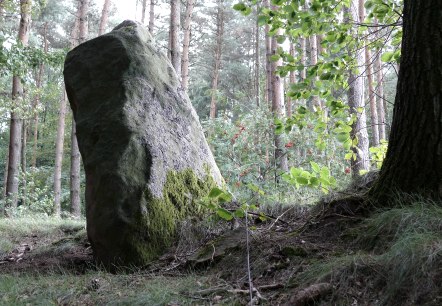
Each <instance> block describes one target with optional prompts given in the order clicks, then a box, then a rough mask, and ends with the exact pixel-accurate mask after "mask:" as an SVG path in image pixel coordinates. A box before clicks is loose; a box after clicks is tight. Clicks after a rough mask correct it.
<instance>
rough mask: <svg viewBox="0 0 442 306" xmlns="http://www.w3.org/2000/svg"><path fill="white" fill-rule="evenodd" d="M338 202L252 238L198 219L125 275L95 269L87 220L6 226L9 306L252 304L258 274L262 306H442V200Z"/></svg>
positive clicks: (0, 256)
mask: <svg viewBox="0 0 442 306" xmlns="http://www.w3.org/2000/svg"><path fill="white" fill-rule="evenodd" d="M336 203H337V202H336V201H334V202H333V205H337V204H336ZM328 205H329V204H324V203H323V204H321V205H318V206H316V207H314V208H311V209H307V208H303V207H299V206H292V207H285V208H281V209H280V210H279V212H280V213H279V214H278V215H275V216H276V219H275V218H271V217H270V218H267V221H265V222H261V221H260V220H259V219H256V220H251V222H253V225H251V224H249V231H246V228H245V226H244V222H243V221H241V222H239V224H232V223H227V222H218V223H217V224H213V223H210V224H209V223H208V222H206V223H205V224H204V223H201V222H200V223H195V222H188V223H186V224H183V226H182V228H181V231H180V239H179V243H178V244H177V245H176V246H174V247H173V248H171V249H170V250H169V252H168V253H167V254H165V255H164V256H163V257H162V258H160V259H159V260H158V261H156V262H154V263H152V264H151V265H149V266H148V267H145V268H143V269H139V270H131V271H121V273H115V274H111V273H107V272H106V271H104V270H103V269H100V268H99V267H97V266H96V265H94V262H93V258H92V250H91V247H90V245H89V243H88V241H87V237H86V231H85V225H84V222H82V221H75V220H60V219H47V218H41V219H35V218H18V219H0V305H190V304H191V305H246V304H248V303H250V290H249V280H248V275H249V271H250V276H251V279H252V284H253V285H252V295H253V303H254V304H260V305H313V304H315V305H441V304H442V205H441V203H433V202H430V201H425V200H422V199H418V198H413V197H410V198H409V199H408V200H407V201H405V200H404V198H403V199H402V204H401V205H398V206H396V208H392V209H388V210H383V211H377V212H375V213H372V214H370V215H369V216H357V215H352V214H351V213H346V214H343V213H338V212H337V211H336V210H330V209H328V208H327V207H329V206H328ZM268 214H269V215H270V213H268ZM278 216H279V218H278ZM247 233H249V234H248V235H247ZM247 239H248V240H249V243H247ZM247 247H248V248H247ZM247 249H249V251H247ZM247 254H249V257H250V265H248V264H247Z"/></svg>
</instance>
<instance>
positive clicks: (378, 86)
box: [374, 28, 387, 140]
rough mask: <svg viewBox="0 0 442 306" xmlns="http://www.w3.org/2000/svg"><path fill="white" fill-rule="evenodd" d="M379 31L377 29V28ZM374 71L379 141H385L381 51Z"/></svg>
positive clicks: (377, 56)
mask: <svg viewBox="0 0 442 306" xmlns="http://www.w3.org/2000/svg"><path fill="white" fill-rule="evenodd" d="M377 30H378V31H380V29H379V28H377ZM374 69H375V71H376V73H375V75H376V83H377V84H376V105H377V108H378V122H379V139H380V140H381V139H384V140H387V135H386V133H385V124H386V121H385V110H384V77H383V75H384V74H383V73H382V63H381V49H379V50H377V54H376V58H375V61H374Z"/></svg>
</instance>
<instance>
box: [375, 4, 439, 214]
mask: <svg viewBox="0 0 442 306" xmlns="http://www.w3.org/2000/svg"><path fill="white" fill-rule="evenodd" d="M440 12H442V1H440V0H426V1H415V0H405V1H404V11H403V40H402V55H401V68H400V71H399V79H398V85H397V91H396V99H395V105H394V111H393V122H392V126H391V134H390V140H389V147H388V151H387V156H386V158H385V160H384V163H383V166H382V169H381V173H380V178H379V180H378V182H377V183H376V184H375V186H374V188H373V189H372V190H371V195H372V196H373V197H374V198H375V199H378V200H380V203H386V202H385V201H384V200H385V198H388V197H390V196H391V194H392V192H394V191H402V192H407V193H420V194H421V195H424V196H429V197H432V198H435V199H439V200H440V199H442V107H441V105H442V86H441V84H442V73H441V69H442V56H441V55H440V50H442V39H441V33H442V22H441V15H440ZM384 205H385V204H384Z"/></svg>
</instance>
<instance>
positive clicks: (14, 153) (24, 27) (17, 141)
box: [6, 0, 32, 208]
mask: <svg viewBox="0 0 442 306" xmlns="http://www.w3.org/2000/svg"><path fill="white" fill-rule="evenodd" d="M20 8H21V9H20V15H21V18H20V26H19V30H18V40H19V41H21V43H22V44H23V45H24V46H26V45H27V44H28V40H29V27H30V23H31V9H32V1H31V0H21V1H20ZM22 95H23V87H22V83H21V80H20V77H19V76H14V77H13V78H12V99H13V101H15V104H16V103H17V99H18V98H19V97H20V96H22ZM16 106H17V107H18V105H16ZM20 116H21V115H20V114H19V113H18V112H17V111H15V110H14V111H13V112H12V113H11V124H10V134H9V159H8V160H9V162H8V180H7V182H6V198H7V200H8V203H7V205H8V206H10V207H12V208H15V207H17V197H18V183H19V178H18V175H19V167H20V151H21V140H22V125H23V119H22V118H20Z"/></svg>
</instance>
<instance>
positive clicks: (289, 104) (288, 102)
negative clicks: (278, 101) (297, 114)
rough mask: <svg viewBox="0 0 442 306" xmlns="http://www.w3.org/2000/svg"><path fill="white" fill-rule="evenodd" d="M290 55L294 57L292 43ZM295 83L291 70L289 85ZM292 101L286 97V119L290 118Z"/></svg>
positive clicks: (293, 73) (293, 72) (291, 44)
mask: <svg viewBox="0 0 442 306" xmlns="http://www.w3.org/2000/svg"><path fill="white" fill-rule="evenodd" d="M289 52H290V55H291V56H293V57H295V46H294V45H293V42H291V43H290V50H289ZM295 83H296V76H295V71H294V70H291V71H290V75H289V85H291V84H295ZM292 103H293V101H292V99H291V98H290V97H287V107H286V109H287V117H291V116H292Z"/></svg>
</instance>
